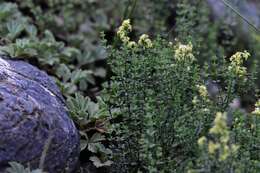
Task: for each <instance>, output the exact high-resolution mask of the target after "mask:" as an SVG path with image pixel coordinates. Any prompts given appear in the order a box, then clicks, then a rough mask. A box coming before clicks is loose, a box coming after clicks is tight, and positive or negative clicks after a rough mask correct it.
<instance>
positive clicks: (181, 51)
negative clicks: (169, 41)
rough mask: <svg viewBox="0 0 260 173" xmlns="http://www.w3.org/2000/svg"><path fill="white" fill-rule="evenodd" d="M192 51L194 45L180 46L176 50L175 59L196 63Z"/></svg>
mask: <svg viewBox="0 0 260 173" xmlns="http://www.w3.org/2000/svg"><path fill="white" fill-rule="evenodd" d="M192 49H193V46H192V44H188V45H184V44H179V45H178V46H177V47H176V49H175V53H174V57H175V58H176V60H177V61H184V60H189V61H194V60H195V57H194V55H193V54H192Z"/></svg>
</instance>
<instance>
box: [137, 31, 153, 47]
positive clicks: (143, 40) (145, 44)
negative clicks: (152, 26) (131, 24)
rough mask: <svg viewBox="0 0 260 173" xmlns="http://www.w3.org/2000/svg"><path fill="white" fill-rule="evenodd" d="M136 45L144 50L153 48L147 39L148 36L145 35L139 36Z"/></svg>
mask: <svg viewBox="0 0 260 173" xmlns="http://www.w3.org/2000/svg"><path fill="white" fill-rule="evenodd" d="M138 44H139V45H140V46H143V47H144V48H151V47H153V43H152V41H151V40H150V39H149V36H148V35H147V34H143V35H141V36H140V38H139V41H138Z"/></svg>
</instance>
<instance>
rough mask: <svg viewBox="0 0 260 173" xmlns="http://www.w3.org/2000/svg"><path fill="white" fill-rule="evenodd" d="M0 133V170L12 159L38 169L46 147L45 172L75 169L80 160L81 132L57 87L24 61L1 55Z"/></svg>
mask: <svg viewBox="0 0 260 173" xmlns="http://www.w3.org/2000/svg"><path fill="white" fill-rule="evenodd" d="M0 135H1V138H0V172H5V171H4V170H5V169H6V167H8V166H9V165H8V162H10V161H16V162H19V163H22V164H23V165H25V166H27V164H29V165H30V167H31V168H38V167H39V163H40V159H41V156H42V153H43V150H44V148H46V149H47V152H46V157H45V159H44V171H47V172H49V173H59V172H63V171H65V170H66V172H72V171H73V170H74V169H75V166H76V164H77V162H78V155H79V136H78V131H77V129H76V128H75V126H74V124H73V122H72V120H71V119H70V118H69V116H68V113H67V111H66V107H65V104H64V100H63V97H62V95H61V94H60V92H59V89H58V87H57V86H56V85H55V83H54V82H53V80H52V79H51V78H50V77H49V76H48V75H47V74H46V73H44V72H42V71H40V70H38V69H37V68H35V67H33V66H32V65H29V64H28V63H25V62H23V61H16V60H8V59H3V58H0ZM47 141H49V142H50V145H46V143H48V142H47ZM46 146H48V147H46Z"/></svg>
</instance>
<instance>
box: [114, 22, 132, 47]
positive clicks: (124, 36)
mask: <svg viewBox="0 0 260 173" xmlns="http://www.w3.org/2000/svg"><path fill="white" fill-rule="evenodd" d="M131 31H132V26H131V24H130V20H129V19H127V20H124V21H123V23H122V25H121V26H120V27H119V29H118V31H117V36H118V37H119V38H120V40H121V41H122V42H123V43H124V44H127V43H128V42H129V41H130V38H129V37H128V33H129V32H131Z"/></svg>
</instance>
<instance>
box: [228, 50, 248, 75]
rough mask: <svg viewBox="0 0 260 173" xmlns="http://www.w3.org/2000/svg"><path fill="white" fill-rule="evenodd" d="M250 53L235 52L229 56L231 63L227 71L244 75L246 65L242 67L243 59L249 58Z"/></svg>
mask: <svg viewBox="0 0 260 173" xmlns="http://www.w3.org/2000/svg"><path fill="white" fill-rule="evenodd" d="M249 56H250V54H249V53H248V52H247V51H244V52H237V53H236V54H234V55H232V56H231V57H230V60H231V65H230V66H229V67H228V69H229V71H233V72H234V73H235V74H236V75H237V76H239V77H243V76H245V75H246V67H243V66H242V65H243V63H244V61H245V60H247V59H248V58H249Z"/></svg>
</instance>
